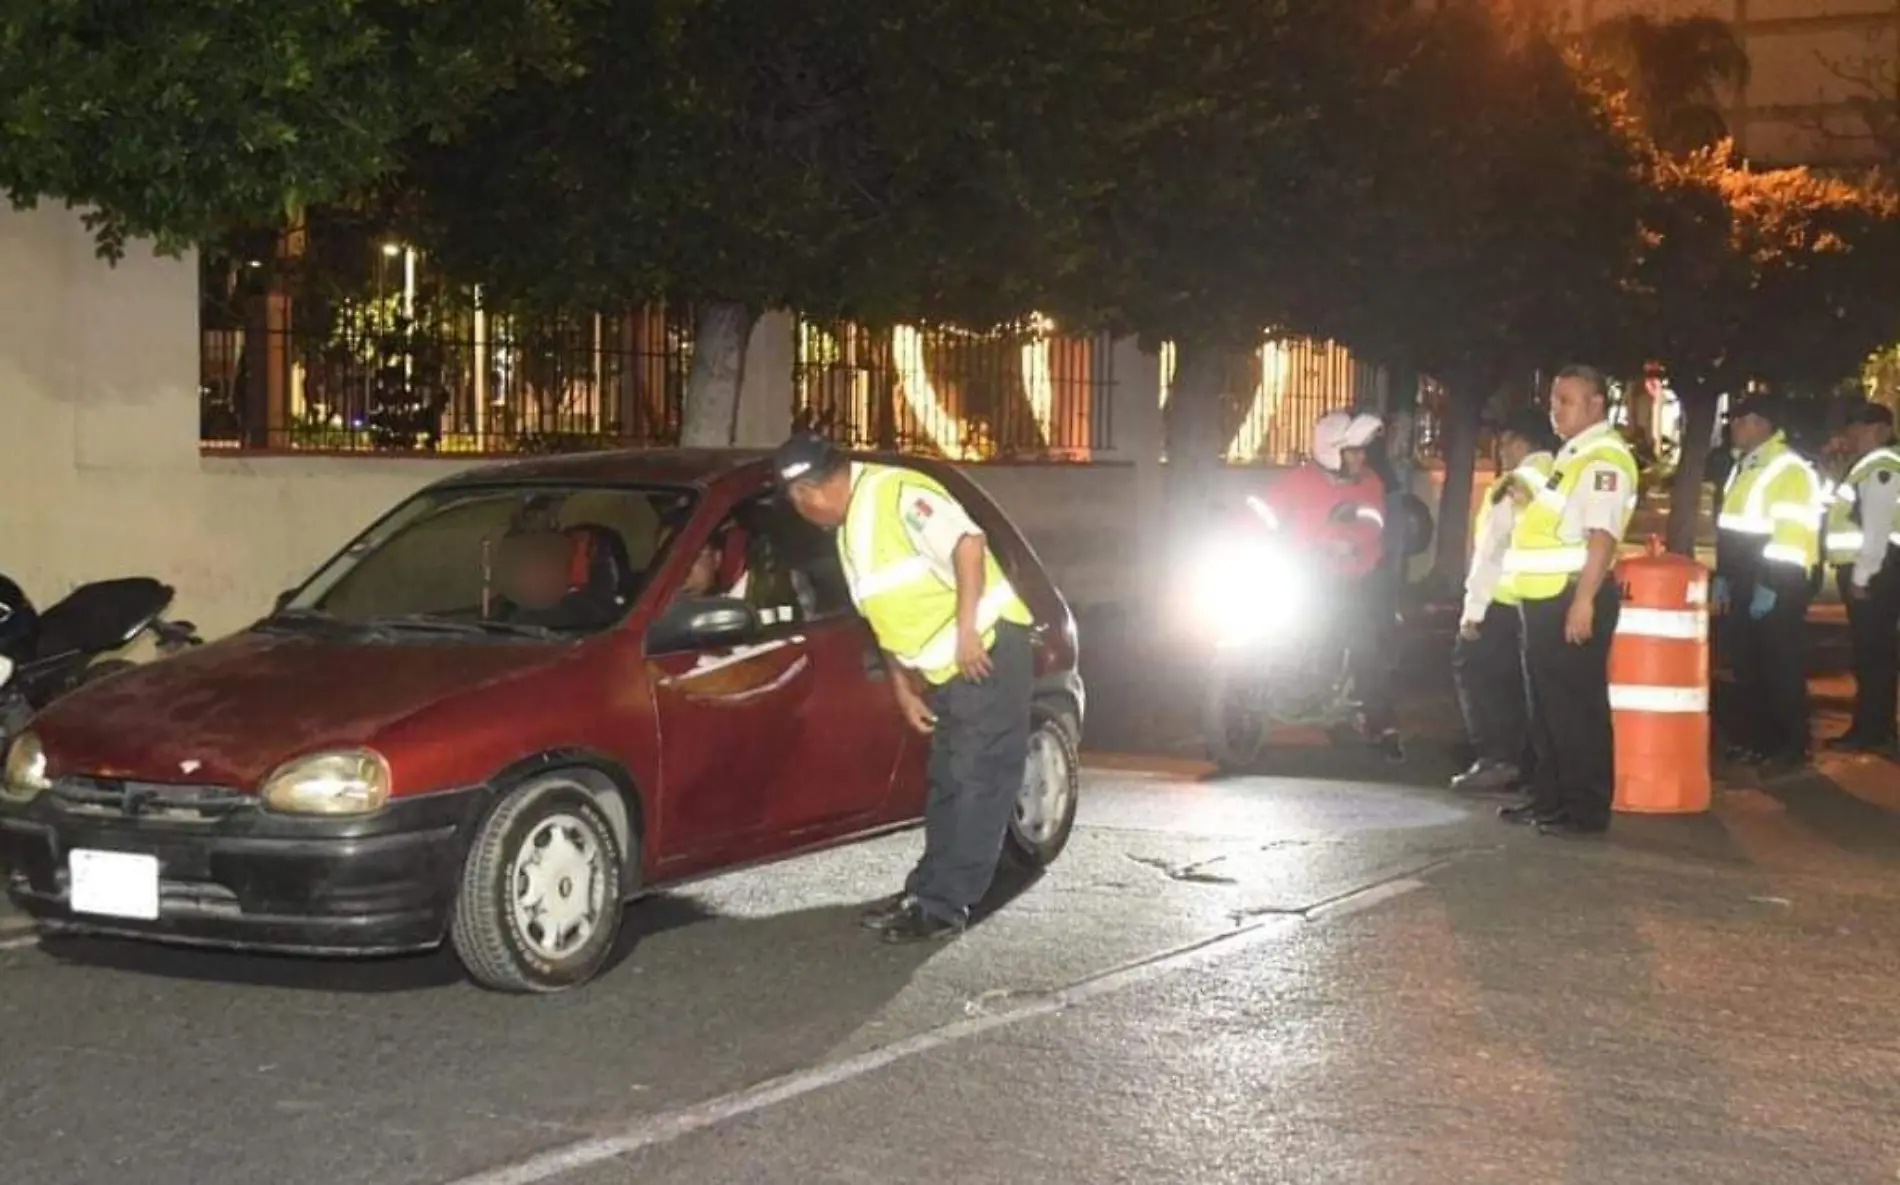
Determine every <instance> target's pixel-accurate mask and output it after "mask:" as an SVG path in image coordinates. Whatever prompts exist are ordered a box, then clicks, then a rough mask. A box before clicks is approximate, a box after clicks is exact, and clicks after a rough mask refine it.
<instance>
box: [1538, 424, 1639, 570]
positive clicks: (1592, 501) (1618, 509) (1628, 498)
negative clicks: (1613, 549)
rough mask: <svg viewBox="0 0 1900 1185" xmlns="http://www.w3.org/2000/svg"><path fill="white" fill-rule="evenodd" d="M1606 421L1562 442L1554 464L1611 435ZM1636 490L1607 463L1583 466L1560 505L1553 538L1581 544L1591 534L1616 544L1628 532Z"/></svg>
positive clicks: (1617, 470)
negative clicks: (1555, 535)
mask: <svg viewBox="0 0 1900 1185" xmlns="http://www.w3.org/2000/svg"><path fill="white" fill-rule="evenodd" d="M1615 431H1616V428H1615V427H1614V426H1612V425H1611V424H1610V423H1609V422H1608V421H1604V422H1602V423H1598V424H1595V425H1592V426H1591V427H1588V428H1585V429H1584V430H1583V431H1581V432H1579V433H1577V434H1576V435H1575V436H1573V437H1571V438H1570V439H1569V440H1567V441H1565V442H1564V446H1563V447H1562V448H1561V449H1558V450H1557V463H1558V464H1560V465H1561V464H1563V463H1564V462H1566V461H1569V460H1571V459H1572V458H1574V457H1575V456H1576V455H1577V454H1578V453H1581V452H1583V451H1584V450H1585V449H1587V448H1589V447H1590V446H1591V445H1592V444H1594V443H1596V442H1597V441H1599V440H1601V439H1603V437H1604V436H1606V435H1608V434H1610V433H1612V432H1615ZM1636 498H1637V489H1636V487H1635V486H1634V485H1633V484H1632V483H1631V482H1630V479H1629V477H1628V476H1627V475H1626V474H1624V472H1623V471H1622V470H1621V469H1618V468H1617V467H1616V466H1615V465H1612V464H1611V463H1610V462H1608V461H1592V462H1590V463H1589V464H1588V465H1586V466H1584V468H1583V473H1582V474H1581V475H1579V476H1578V478H1577V484H1576V485H1575V486H1573V487H1571V490H1570V498H1569V500H1568V501H1566V502H1565V503H1564V512H1563V517H1562V518H1561V519H1559V520H1558V523H1557V538H1558V539H1559V540H1561V541H1562V542H1565V543H1584V542H1586V541H1587V536H1588V533H1589V532H1591V531H1602V532H1604V533H1606V534H1608V535H1609V536H1610V537H1611V538H1612V539H1615V540H1616V541H1617V542H1618V543H1621V542H1622V541H1623V532H1625V531H1627V530H1628V529H1629V525H1630V516H1631V515H1633V514H1635V513H1636Z"/></svg>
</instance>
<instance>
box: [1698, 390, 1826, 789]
mask: <svg viewBox="0 0 1900 1185" xmlns="http://www.w3.org/2000/svg"><path fill="white" fill-rule="evenodd" d="M1729 423H1730V428H1731V432H1732V434H1733V438H1734V442H1735V447H1736V448H1737V449H1738V450H1740V452H1741V454H1742V455H1741V459H1740V460H1739V461H1738V462H1737V463H1736V465H1735V468H1734V469H1733V470H1732V471H1731V472H1730V474H1729V479H1728V485H1727V488H1726V489H1724V490H1723V492H1722V506H1721V510H1720V512H1719V513H1718V514H1717V515H1716V520H1715V529H1716V539H1715V582H1714V586H1713V589H1712V591H1711V594H1710V598H1709V599H1710V602H1711V605H1710V607H1711V608H1712V609H1713V610H1714V612H1715V615H1716V630H1717V639H1716V641H1717V645H1718V647H1719V648H1720V649H1721V651H1722V652H1723V654H1724V655H1725V656H1726V660H1727V662H1728V664H1729V667H1730V669H1731V670H1732V671H1733V672H1734V676H1735V683H1734V688H1733V698H1732V700H1731V701H1730V702H1728V703H1727V704H1726V705H1725V708H1726V710H1725V711H1724V712H1723V713H1722V715H1723V716H1724V717H1726V720H1725V723H1724V731H1726V732H1727V733H1728V739H1729V742H1730V745H1729V754H1728V755H1729V756H1730V757H1731V758H1732V759H1736V760H1740V761H1746V762H1751V763H1755V764H1759V765H1762V766H1764V767H1766V768H1767V769H1768V770H1769V771H1771V772H1775V771H1785V770H1789V769H1793V768H1798V767H1800V766H1802V765H1805V764H1806V763H1807V759H1808V742H1809V735H1808V730H1809V723H1808V676H1807V656H1808V648H1807V620H1808V604H1809V602H1810V601H1811V600H1812V598H1813V594H1814V587H1815V586H1814V574H1815V570H1816V567H1817V565H1818V564H1819V563H1820V559H1821V525H1822V517H1823V514H1824V507H1823V504H1822V500H1821V491H1822V483H1821V475H1820V474H1819V473H1818V472H1816V470H1815V468H1814V466H1813V465H1812V464H1810V463H1809V461H1808V460H1807V458H1805V457H1803V456H1802V455H1801V454H1799V453H1797V452H1795V451H1794V449H1793V448H1792V447H1791V446H1790V445H1789V443H1788V438H1787V435H1786V434H1785V433H1784V432H1783V431H1782V429H1781V408H1780V405H1779V404H1777V403H1776V402H1775V401H1774V400H1772V399H1771V398H1769V397H1768V396H1765V395H1754V396H1750V397H1749V398H1747V399H1745V400H1743V401H1742V402H1741V403H1740V404H1739V405H1737V406H1736V408H1735V410H1734V413H1733V414H1732V415H1731V416H1730V417H1729Z"/></svg>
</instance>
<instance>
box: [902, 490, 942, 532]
mask: <svg viewBox="0 0 1900 1185" xmlns="http://www.w3.org/2000/svg"><path fill="white" fill-rule="evenodd" d="M936 512H937V509H936V507H934V506H932V505H931V504H930V499H929V498H927V497H925V496H924V495H922V494H919V495H917V496H916V497H914V498H912V499H910V500H909V501H908V502H906V503H904V524H905V525H906V526H908V527H909V528H910V529H911V530H913V531H922V530H923V529H924V527H925V525H926V524H927V523H929V522H930V516H931V515H933V514H935V513H936Z"/></svg>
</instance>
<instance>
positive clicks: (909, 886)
mask: <svg viewBox="0 0 1900 1185" xmlns="http://www.w3.org/2000/svg"><path fill="white" fill-rule="evenodd" d="M773 466H774V468H775V469H776V471H777V474H778V480H779V482H780V484H781V485H782V486H783V487H784V489H785V490H786V492H787V495H788V496H789V498H790V499H791V502H792V505H793V506H794V507H795V508H796V509H797V511H798V513H799V514H800V515H802V516H803V517H804V518H805V519H806V520H807V521H809V522H811V523H813V524H815V525H817V526H820V527H824V528H826V529H829V530H833V531H836V532H837V537H838V555H839V557H840V559H841V560H842V561H843V565H844V572H845V578H846V580H847V581H848V582H849V584H850V590H851V599H852V601H853V602H854V603H855V604H856V605H857V608H858V612H860V613H861V614H863V615H864V617H865V620H867V621H868V622H869V623H870V626H871V631H872V633H874V634H875V635H876V636H877V642H878V645H879V646H880V647H881V648H882V649H883V651H884V658H885V665H886V666H887V667H888V668H889V671H890V676H891V690H892V693H893V694H894V695H895V696H896V698H897V706H898V708H899V709H900V710H901V711H902V712H903V714H904V719H905V720H906V721H908V722H909V724H910V726H911V727H912V728H914V729H916V730H917V731H918V732H921V733H924V734H926V735H928V736H929V737H930V797H929V800H928V802H927V803H926V805H925V808H924V853H923V856H922V857H921V858H920V859H919V860H918V862H917V866H916V868H914V869H913V870H912V871H911V874H910V877H909V879H908V881H907V882H906V883H905V886H904V890H903V891H902V892H900V893H894V894H892V895H891V896H890V897H887V898H884V899H883V900H880V901H877V902H874V903H873V904H872V905H871V907H870V908H869V909H868V910H866V911H865V914H864V919H863V920H864V924H865V925H866V926H868V927H869V928H871V929H873V930H878V931H881V932H882V933H883V935H884V938H885V940H886V941H888V942H918V941H923V940H927V939H932V938H944V937H950V936H954V935H956V934H960V933H962V931H963V929H964V927H965V926H966V925H967V924H968V922H969V918H970V907H971V906H973V905H975V904H976V903H977V902H978V901H979V900H981V899H982V897H983V894H984V893H985V892H986V891H987V890H988V889H989V885H990V881H991V879H992V878H993V877H994V876H995V873H996V864H997V860H998V858H999V857H1000V856H1001V855H1002V850H1003V838H1004V833H1005V831H1006V829H1007V828H1008V826H1009V819H1010V816H1011V814H1012V813H1013V812H1014V810H1015V804H1016V798H1017V795H1018V793H1019V792H1020V791H1021V789H1022V784H1023V769H1024V766H1025V764H1026V763H1027V761H1028V756H1029V734H1030V703H1031V699H1032V697H1033V693H1034V685H1035V664H1034V657H1033V654H1032V652H1031V649H1030V640H1029V626H1030V622H1031V617H1030V613H1029V607H1028V606H1027V605H1025V604H1024V603H1023V601H1022V599H1021V598H1020V597H1019V596H1017V594H1016V592H1015V590H1014V589H1013V588H1011V587H1010V583H1009V580H1008V578H1007V577H1006V576H1005V575H1004V574H1003V569H1002V566H1001V565H1000V564H998V563H997V560H996V555H995V553H994V552H993V551H991V549H990V547H989V544H988V543H987V542H986V541H985V539H984V536H983V531H982V529H981V528H980V527H978V526H977V525H976V523H975V522H974V521H972V520H971V518H970V515H969V513H968V512H967V511H966V510H965V509H964V507H963V505H962V504H961V503H959V502H958V501H957V500H956V498H955V497H953V496H952V495H951V493H950V491H949V490H947V489H945V488H944V487H943V485H942V484H941V483H939V482H937V481H936V480H935V479H934V478H931V477H928V476H926V475H925V474H923V473H920V472H918V471H916V470H914V469H908V468H905V467H902V466H897V465H879V464H869V463H860V462H856V461H853V460H851V459H850V458H849V457H847V456H845V455H844V454H843V453H842V452H840V451H838V449H836V448H835V447H834V446H833V445H832V444H831V443H830V442H829V441H827V440H825V439H823V438H822V437H818V436H812V435H803V434H801V435H796V436H793V437H792V438H791V439H790V440H787V441H786V442H785V443H784V444H782V445H780V446H779V448H778V451H777V452H776V453H775V454H774V456H773Z"/></svg>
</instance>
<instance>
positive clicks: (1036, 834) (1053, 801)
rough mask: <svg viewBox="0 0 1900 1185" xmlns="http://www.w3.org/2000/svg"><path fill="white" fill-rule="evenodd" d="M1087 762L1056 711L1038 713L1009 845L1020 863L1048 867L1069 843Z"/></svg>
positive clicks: (1031, 736) (1012, 819) (1030, 866)
mask: <svg viewBox="0 0 1900 1185" xmlns="http://www.w3.org/2000/svg"><path fill="white" fill-rule="evenodd" d="M1081 766H1082V762H1081V760H1080V758H1078V757H1077V756H1076V751H1075V742H1074V741H1073V740H1071V739H1070V737H1069V731H1068V729H1066V728H1064V727H1063V725H1062V722H1061V721H1060V720H1058V719H1057V718H1056V717H1054V716H1043V715H1038V716H1037V717H1036V723H1035V725H1034V727H1033V728H1032V730H1031V731H1030V734H1029V760H1028V761H1026V762H1024V764H1023V785H1022V789H1021V790H1020V791H1018V792H1017V795H1016V808H1015V810H1014V811H1013V812H1012V813H1011V815H1010V817H1009V831H1008V833H1007V842H1006V843H1005V845H1004V846H1005V847H1006V848H1007V849H1008V851H1009V854H1010V856H1011V858H1012V859H1014V860H1015V861H1016V862H1017V863H1018V864H1022V865H1024V866H1026V867H1029V868H1046V867H1048V866H1049V865H1050V864H1051V863H1053V862H1054V861H1055V858H1056V857H1057V856H1060V855H1061V854H1062V849H1063V848H1065V847H1067V846H1068V844H1069V833H1070V832H1072V831H1074V830H1075V808H1076V804H1077V802H1078V801H1079V800H1080V798H1081V790H1082V770H1081Z"/></svg>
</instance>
